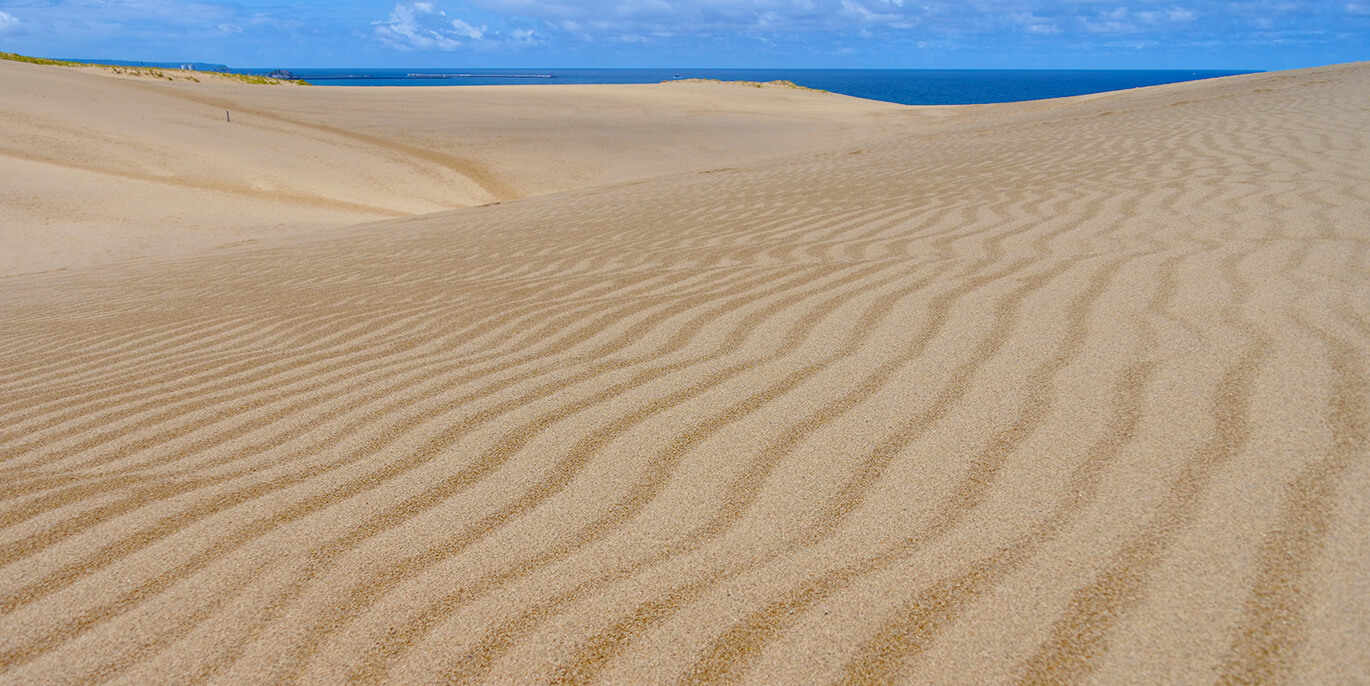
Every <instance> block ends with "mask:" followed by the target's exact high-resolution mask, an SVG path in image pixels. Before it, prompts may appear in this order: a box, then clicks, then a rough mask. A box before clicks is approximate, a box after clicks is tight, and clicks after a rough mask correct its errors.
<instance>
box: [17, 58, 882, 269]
mask: <svg viewBox="0 0 1370 686" xmlns="http://www.w3.org/2000/svg"><path fill="white" fill-rule="evenodd" d="M170 73H172V74H177V79H176V80H174V81H170V82H168V81H163V80H161V79H155V78H133V77H128V76H117V75H113V74H111V73H109V72H107V71H104V70H80V69H71V68H63V67H53V66H37V65H32V64H22V63H17V62H7V61H0V178H4V179H5V180H6V181H5V184H4V185H3V186H2V187H0V241H2V242H3V244H4V245H5V247H6V250H5V251H4V254H3V255H0V277H2V276H5V275H11V274H17V273H29V272H35V271H46V270H51V269H60V268H65V267H75V266H81V265H86V264H96V263H101V262H109V261H113V260H118V259H124V258H129V257H139V256H148V255H167V254H177V253H186V252H190V251H193V250H196V249H204V248H207V247H213V246H216V245H220V244H224V243H232V242H236V241H241V240H252V239H257V238H263V237H272V236H281V235H290V234H295V233H300V232H306V231H310V230H316V229H331V228H336V227H339V226H346V225H349V224H356V223H359V222H366V221H374V220H377V219H384V218H391V217H399V216H407V215H413V214H422V213H428V212H435V211H438V210H444V209H451V208H455V207H470V206H474V205H481V204H485V203H489V202H496V201H502V200H509V199H513V198H518V197H524V196H528V195H535V194H544V193H549V192H555V191H564V190H569V189H574V188H584V187H587V186H592V185H600V184H604V183H611V182H617V181H625V180H630V179H639V178H644V177H649V176H655V175H660V174H664V173H672V172H680V171H684V170H703V169H709V168H713V167H719V166H726V165H737V164H743V163H746V162H749V161H753V160H757V159H763V158H766V157H772V156H775V155H776V154H779V153H784V152H794V151H797V150H808V149H816V148H822V147H827V146H830V145H833V144H837V143H841V142H843V141H846V140H852V139H856V138H861V137H866V136H869V135H870V134H871V133H872V132H873V131H884V130H888V129H889V126H890V125H891V124H896V123H897V124H898V125H901V126H902V125H906V123H907V117H904V116H902V115H903V113H904V110H905V108H901V107H899V106H897V105H890V104H887V103H876V102H870V101H865V100H859V99H856V98H848V97H843V96H839V95H833V94H819V93H809V92H804V91H796V90H788V89H778V88H766V89H762V90H758V89H743V88H739V87H729V86H718V85H713V86H708V85H703V86H701V85H685V84H661V85H630V86H584V87H580V86H577V87H570V88H569V89H568V87H566V86H552V87H548V86H521V87H499V88H493V89H492V88H489V87H485V88H467V87H457V88H425V89H413V88H367V87H358V88H306V87H297V86H257V85H248V84H243V83H235V82H225V81H222V80H214V79H212V78H210V77H209V76H208V75H202V77H201V79H200V80H199V81H191V80H189V74H188V73H184V72H182V73H177V72H170ZM895 114H898V115H901V116H898V117H897V118H893V119H892V115H895Z"/></svg>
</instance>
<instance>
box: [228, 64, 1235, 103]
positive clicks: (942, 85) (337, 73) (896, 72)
mask: <svg viewBox="0 0 1370 686" xmlns="http://www.w3.org/2000/svg"><path fill="white" fill-rule="evenodd" d="M242 71H244V72H245V73H251V74H268V73H270V72H272V71H274V70H273V69H247V70H242ZM288 71H290V72H291V73H292V74H294V76H295V78H303V79H305V80H307V81H309V82H310V83H313V84H315V85H320V86H465V85H481V86H490V85H506V84H510V85H512V84H530V83H537V84H559V83H560V84H569V83H658V82H661V81H670V80H672V79H676V78H682V79H691V78H695V79H719V80H722V81H793V82H795V83H796V84H799V85H801V86H807V87H809V88H817V89H819V90H825V91H832V92H834V93H841V94H843V95H850V96H854V97H858V98H866V99H869V100H884V101H886V102H896V103H900V104H904V105H973V104H982V103H991V102H1017V101H1022V100H1041V99H1045V98H1062V97H1067V96H1071V95H1085V94H1088V93H1102V92H1105V91H1116V90H1125V89H1128V88H1140V87H1142V86H1156V85H1160V84H1164V83H1178V82H1180V81H1195V80H1198V79H1211V78H1217V77H1220V76H1232V75H1235V74H1249V73H1252V72H1246V71H1211V70H1208V71H1199V70H1107V71H1105V70H1038V69H1022V70H1008V69H1004V70H967V69H450V68H449V69H289V70H288Z"/></svg>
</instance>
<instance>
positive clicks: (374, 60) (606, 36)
mask: <svg viewBox="0 0 1370 686" xmlns="http://www.w3.org/2000/svg"><path fill="white" fill-rule="evenodd" d="M0 50H4V51H7V52H19V53H23V54H30V55H38V56H44V57H72V58H80V57H87V58H108V59H131V60H149V61H180V60H184V61H191V60H195V61H202V62H219V63H224V64H228V65H230V66H235V67H277V66H283V67H305V66H312V67H361V66H373V67H392V66H393V67H399V66H406V67H448V66H465V67H561V68H571V67H663V68H683V67H793V68H801V67H802V68H912V69H918V68H934V69H935V68H967V69H978V68H1065V69H1088V68H1104V69H1125V68H1138V69H1152V68H1155V69H1164V68H1176V69H1191V68H1192V69H1287V68H1297V67H1306V66H1316V65H1322V64H1331V63H1336V62H1349V61H1355V60H1364V59H1370V0H1123V1H1122V2H1091V1H1088V0H585V1H582V2H573V1H571V0H423V1H418V2H411V1H401V2H395V1H394V0H388V1H387V0H337V1H335V2H270V1H266V0H237V1H232V2H230V1H220V0H189V1H183V2H176V1H172V0H0Z"/></svg>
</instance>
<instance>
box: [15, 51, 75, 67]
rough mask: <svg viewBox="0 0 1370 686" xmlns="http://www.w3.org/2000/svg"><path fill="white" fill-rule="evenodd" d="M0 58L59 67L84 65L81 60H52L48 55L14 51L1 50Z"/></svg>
mask: <svg viewBox="0 0 1370 686" xmlns="http://www.w3.org/2000/svg"><path fill="white" fill-rule="evenodd" d="M0 60H9V61H11V62H28V63H29V64H50V65H53V66H58V67H84V66H86V65H84V64H81V63H80V62H63V61H61V60H50V59H47V58H46V57H29V56H28V55H16V54H14V53H12V52H0Z"/></svg>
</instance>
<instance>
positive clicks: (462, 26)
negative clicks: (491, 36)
mask: <svg viewBox="0 0 1370 686" xmlns="http://www.w3.org/2000/svg"><path fill="white" fill-rule="evenodd" d="M452 30H454V31H456V32H457V33H458V34H461V35H463V36H466V37H467V38H470V39H471V40H480V39H481V38H484V37H485V31H486V28H485V27H484V26H482V27H480V28H476V27H474V26H472V25H470V24H468V23H466V22H464V21H462V20H460V19H453V20H452Z"/></svg>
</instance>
